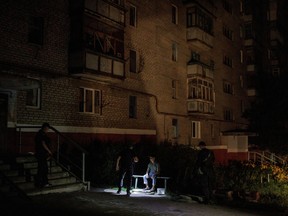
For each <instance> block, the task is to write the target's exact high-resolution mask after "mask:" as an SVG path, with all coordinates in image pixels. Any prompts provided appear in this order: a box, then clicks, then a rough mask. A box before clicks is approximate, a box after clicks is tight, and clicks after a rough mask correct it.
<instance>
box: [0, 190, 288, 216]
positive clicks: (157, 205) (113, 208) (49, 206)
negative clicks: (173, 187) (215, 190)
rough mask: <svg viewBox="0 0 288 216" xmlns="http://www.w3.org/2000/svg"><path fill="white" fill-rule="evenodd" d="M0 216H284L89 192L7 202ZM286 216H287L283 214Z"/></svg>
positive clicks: (136, 195)
mask: <svg viewBox="0 0 288 216" xmlns="http://www.w3.org/2000/svg"><path fill="white" fill-rule="evenodd" d="M0 209H1V212H0V215H1V216H8V215H12V214H13V215H19V216H20V215H21V216H23V215H29V216H34V215H35V216H36V215H37V216H48V215H49V216H50V215H51V216H52V215H53V216H56V215H62V216H64V215H65V216H66V215H69V216H74V215H78V216H90V215H91V216H92V215H93V216H97V215H111V216H116V215H118V216H128V215H134V216H144V215H145V216H146V215H149V216H194V215H195V216H196V215H197V216H210V215H211V216H218V215H219V216H244V215H245V216H252V215H273V216H278V215H281V216H282V215H283V216H284V215H285V214H284V213H281V212H277V211H276V210H275V211H273V209H269V211H267V209H261V210H260V209H259V208H258V209H251V208H249V209H250V210H247V208H244V207H243V206H242V207H241V208H239V206H238V207H235V206H234V207H232V205H230V206H228V205H222V204H213V205H204V204H200V203H198V202H196V201H193V200H192V199H190V198H188V197H186V196H166V195H157V194H155V195H148V194H145V193H143V192H134V193H132V195H131V197H127V196H126V194H125V192H123V193H122V194H120V195H118V194H116V190H113V189H97V188H92V189H91V190H90V191H89V192H72V193H58V194H47V195H39V196H34V197H32V201H19V200H18V201H17V200H12V201H9V202H8V201H7V202H4V203H3V202H2V204H1V203H0ZM286 215H287V214H286Z"/></svg>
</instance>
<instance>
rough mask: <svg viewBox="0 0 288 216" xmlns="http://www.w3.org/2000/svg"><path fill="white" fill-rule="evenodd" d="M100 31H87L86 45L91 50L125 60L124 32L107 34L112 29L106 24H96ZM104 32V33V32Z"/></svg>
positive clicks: (118, 31)
mask: <svg viewBox="0 0 288 216" xmlns="http://www.w3.org/2000/svg"><path fill="white" fill-rule="evenodd" d="M95 25H97V26H98V30H97V31H96V30H94V29H93V30H92V29H87V30H86V32H85V45H86V47H87V48H89V49H90V50H93V51H96V52H98V53H104V54H105V55H109V56H113V57H115V58H119V59H123V58H124V31H122V30H117V29H113V30H111V31H115V33H113V34H112V33H111V32H109V33H108V32H105V31H104V29H110V27H108V26H107V25H106V24H104V23H100V22H95ZM102 30H103V31H102Z"/></svg>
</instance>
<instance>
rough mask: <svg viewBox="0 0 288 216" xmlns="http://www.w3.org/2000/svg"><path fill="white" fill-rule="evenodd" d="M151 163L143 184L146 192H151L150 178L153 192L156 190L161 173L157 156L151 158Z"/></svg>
mask: <svg viewBox="0 0 288 216" xmlns="http://www.w3.org/2000/svg"><path fill="white" fill-rule="evenodd" d="M149 159H150V162H149V164H148V166H147V170H146V174H145V175H144V176H143V182H144V184H145V185H146V187H145V189H144V190H149V189H150V188H149V184H148V178H151V179H152V188H151V190H150V191H151V192H152V191H153V192H154V191H155V190H156V180H157V175H158V174H159V173H160V164H159V163H158V162H157V161H156V157H155V156H153V155H152V156H150V157H149Z"/></svg>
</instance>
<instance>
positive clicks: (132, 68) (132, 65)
mask: <svg viewBox="0 0 288 216" xmlns="http://www.w3.org/2000/svg"><path fill="white" fill-rule="evenodd" d="M136 62H137V58H136V51H134V50H130V72H132V73H136V72H137V67H136Z"/></svg>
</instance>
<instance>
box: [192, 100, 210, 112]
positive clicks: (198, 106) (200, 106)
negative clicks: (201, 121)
mask: <svg viewBox="0 0 288 216" xmlns="http://www.w3.org/2000/svg"><path fill="white" fill-rule="evenodd" d="M187 110H188V112H189V113H203V114H213V113H214V105H213V102H208V101H204V100H201V99H189V100H188V101H187Z"/></svg>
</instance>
